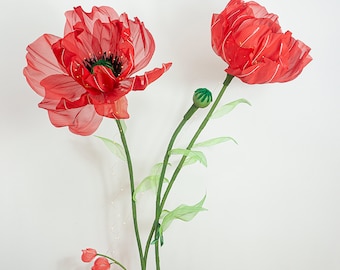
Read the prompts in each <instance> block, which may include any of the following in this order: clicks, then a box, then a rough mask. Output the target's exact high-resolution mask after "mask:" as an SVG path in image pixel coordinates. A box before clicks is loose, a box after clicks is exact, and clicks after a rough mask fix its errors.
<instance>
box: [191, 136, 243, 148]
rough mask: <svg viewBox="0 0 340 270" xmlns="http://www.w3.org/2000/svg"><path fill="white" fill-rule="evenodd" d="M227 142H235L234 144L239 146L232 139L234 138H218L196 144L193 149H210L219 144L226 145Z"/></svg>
mask: <svg viewBox="0 0 340 270" xmlns="http://www.w3.org/2000/svg"><path fill="white" fill-rule="evenodd" d="M227 141H233V142H234V143H236V144H237V142H236V141H235V140H234V139H233V138H232V137H218V138H213V139H210V140H207V141H204V142H200V143H196V144H194V146H193V147H192V148H197V147H209V146H213V145H216V144H219V143H224V142H227Z"/></svg>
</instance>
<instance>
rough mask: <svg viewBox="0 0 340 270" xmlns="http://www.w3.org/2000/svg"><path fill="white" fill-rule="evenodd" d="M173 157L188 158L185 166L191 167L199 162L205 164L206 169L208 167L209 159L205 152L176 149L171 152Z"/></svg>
mask: <svg viewBox="0 0 340 270" xmlns="http://www.w3.org/2000/svg"><path fill="white" fill-rule="evenodd" d="M170 153H171V154H172V155H183V156H186V157H187V158H186V160H185V163H184V165H190V164H193V163H195V162H197V161H199V162H200V163H201V164H203V165H204V166H205V167H207V165H208V164H207V159H206V157H205V155H204V154H203V152H201V151H196V150H188V149H182V148H176V149H172V150H171V151H170Z"/></svg>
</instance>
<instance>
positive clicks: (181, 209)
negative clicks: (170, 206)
mask: <svg viewBox="0 0 340 270" xmlns="http://www.w3.org/2000/svg"><path fill="white" fill-rule="evenodd" d="M205 197H206V196H204V197H203V199H202V200H200V201H199V202H198V203H197V204H195V205H192V206H189V205H184V204H182V205H180V206H178V207H177V208H176V209H175V210H173V211H169V212H167V214H166V215H165V216H164V218H163V221H162V224H161V227H160V233H161V234H162V232H164V231H165V230H166V229H167V228H169V226H170V225H171V223H172V222H173V221H174V220H175V219H179V220H182V221H186V222H188V221H190V220H192V219H193V218H194V217H195V216H196V215H197V214H198V213H199V212H202V211H206V210H207V209H205V208H203V207H202V206H203V203H204V201H205Z"/></svg>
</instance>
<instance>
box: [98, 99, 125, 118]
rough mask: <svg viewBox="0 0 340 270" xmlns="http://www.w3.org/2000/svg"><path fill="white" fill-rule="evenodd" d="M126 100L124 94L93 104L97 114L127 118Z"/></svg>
mask: <svg viewBox="0 0 340 270" xmlns="http://www.w3.org/2000/svg"><path fill="white" fill-rule="evenodd" d="M127 105H128V101H127V99H126V97H125V96H123V97H122V98H120V99H118V100H116V101H113V102H110V103H101V104H95V105H94V108H95V110H96V112H97V113H98V114H99V115H102V116H105V117H109V118H114V119H127V118H129V114H128V112H127Z"/></svg>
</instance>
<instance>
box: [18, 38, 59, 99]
mask: <svg viewBox="0 0 340 270" xmlns="http://www.w3.org/2000/svg"><path fill="white" fill-rule="evenodd" d="M59 39H60V37H57V36H54V35H48V34H45V35H43V36H41V37H39V38H38V39H37V40H36V41H34V42H33V43H32V44H30V45H29V46H28V47H27V55H26V60H27V66H26V67H25V68H24V71H23V72H24V75H25V77H26V80H27V82H28V84H29V85H30V86H31V87H32V89H33V90H34V91H35V92H37V93H38V94H39V95H40V96H44V95H45V89H44V87H43V86H42V85H41V84H40V82H41V81H42V80H43V79H45V78H46V77H48V76H50V75H52V74H64V73H65V71H64V70H63V69H62V67H61V66H60V65H59V64H58V61H57V59H56V57H55V55H54V53H53V51H52V48H51V46H52V44H53V43H55V42H57V41H58V40H59Z"/></svg>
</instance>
